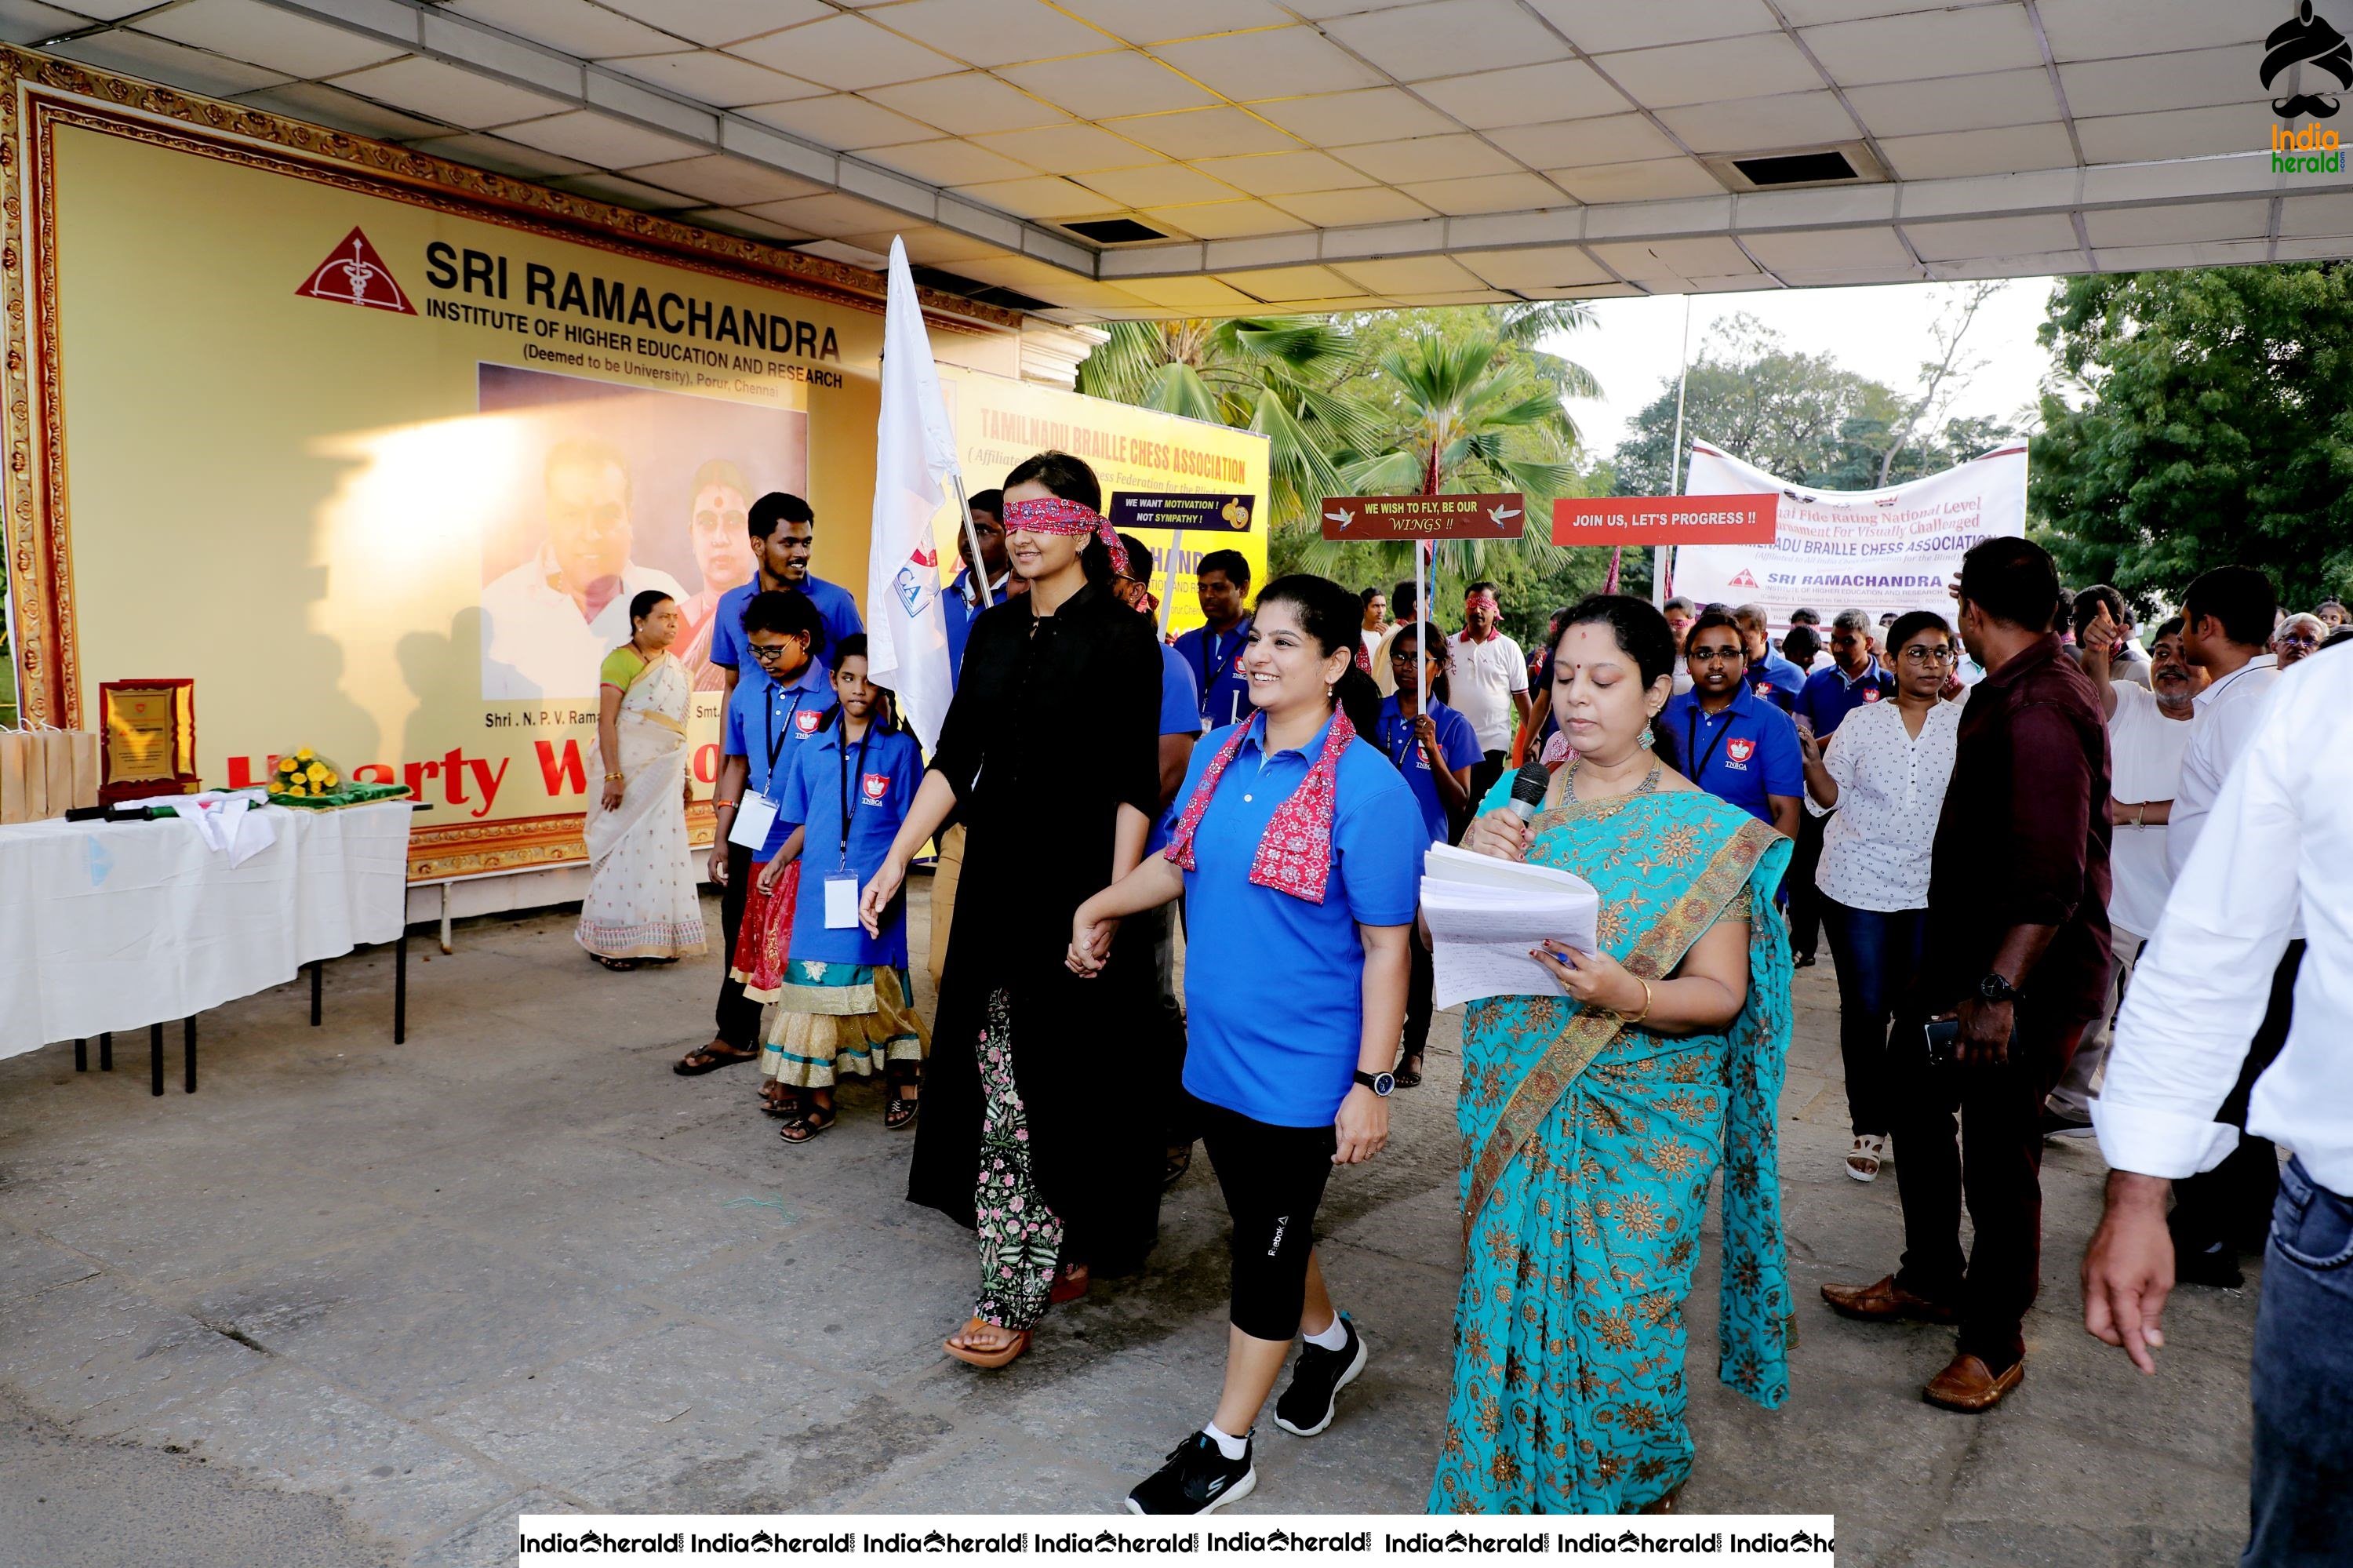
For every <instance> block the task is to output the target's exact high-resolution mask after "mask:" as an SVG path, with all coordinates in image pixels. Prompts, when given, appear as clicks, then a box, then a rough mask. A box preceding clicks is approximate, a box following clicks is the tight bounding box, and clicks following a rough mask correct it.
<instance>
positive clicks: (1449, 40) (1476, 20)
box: [1324, 0, 1569, 81]
mask: <svg viewBox="0 0 2353 1568" xmlns="http://www.w3.org/2000/svg"><path fill="white" fill-rule="evenodd" d="M1324 31H1326V32H1328V33H1330V34H1331V35H1332V36H1333V37H1335V38H1337V39H1339V40H1340V42H1342V43H1344V44H1345V45H1347V46H1348V48H1351V49H1354V50H1355V51H1356V53H1357V54H1359V55H1362V56H1363V57H1364V58H1366V59H1367V60H1370V61H1371V62H1372V63H1373V64H1374V65H1376V66H1378V67H1379V68H1380V69H1383V70H1385V71H1387V72H1388V73H1389V75H1390V76H1392V77H1394V78H1396V79H1398V80H1399V81H1424V80H1427V79H1430V78H1431V77H1440V76H1460V75H1461V74H1462V73H1463V72H1464V71H1472V70H1496V69H1503V68H1504V67H1506V66H1519V65H1532V64H1535V62H1537V61H1539V60H1556V59H1566V58H1567V57H1568V52H1569V51H1568V46H1567V44H1565V43H1563V42H1562V41H1561V38H1560V36H1559V35H1558V34H1556V33H1555V32H1554V31H1553V30H1552V29H1551V28H1550V27H1548V26H1545V25H1544V24H1543V23H1542V22H1540V21H1538V20H1536V19H1535V17H1534V16H1529V15H1528V14H1527V13H1525V12H1524V11H1520V10H1517V9H1515V8H1512V7H1508V6H1499V5H1488V4H1486V3H1485V0H1430V3H1429V4H1426V5H1405V6H1399V7H1397V8H1394V9H1389V10H1380V11H1368V12H1366V13H1364V14H1362V15H1360V16H1342V17H1338V18H1336V19H1335V20H1333V21H1330V22H1326V23H1325V24H1324Z"/></svg>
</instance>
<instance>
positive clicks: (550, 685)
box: [482, 441, 686, 702]
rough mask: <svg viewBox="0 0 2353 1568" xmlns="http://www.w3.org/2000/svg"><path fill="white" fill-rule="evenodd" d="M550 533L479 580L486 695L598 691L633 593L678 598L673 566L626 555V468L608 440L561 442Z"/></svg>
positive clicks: (551, 468)
mask: <svg viewBox="0 0 2353 1568" xmlns="http://www.w3.org/2000/svg"><path fill="white" fill-rule="evenodd" d="M544 476H545V486H546V488H545V495H546V502H545V506H546V514H545V515H546V523H547V535H546V538H545V539H544V540H543V542H542V544H541V545H540V547H539V549H538V550H537V551H536V552H535V553H534V554H533V556H532V557H531V559H529V560H527V561H525V562H523V563H522V565H521V566H519V567H515V568H514V569H513V570H512V571H510V572H508V573H506V574H505V575H504V576H502V577H499V578H498V579H497V580H496V581H495V582H491V583H490V584H488V585H486V586H485V587H484V588H483V589H482V697H483V700H484V701H486V702H496V701H501V700H512V699H517V698H522V699H530V698H536V697H577V698H594V697H595V696H596V668H597V666H598V665H599V664H600V663H602V662H603V661H604V658H605V655H606V654H607V653H610V652H612V651H613V650H614V649H616V648H618V647H619V646H620V645H621V644H622V643H624V642H627V641H628V640H629V600H630V599H634V598H636V597H637V596H638V594H640V593H642V592H644V591H645V590H646V589H648V588H656V589H659V591H661V592H662V593H666V594H668V595H669V596H670V598H672V599H685V597H686V593H685V590H684V589H682V588H680V587H679V586H678V579H677V578H676V577H671V576H670V574H669V573H668V572H665V571H659V570H657V569H655V568H654V567H640V566H638V565H637V564H635V563H634V562H632V561H631V560H630V559H629V547H630V545H631V543H632V541H633V538H634V532H633V529H632V524H631V520H630V514H629V470H628V464H626V463H624V462H623V461H621V454H620V453H619V452H617V451H616V450H613V449H612V448H611V447H608V446H607V445H606V444H605V443H604V442H602V441H558V442H557V443H556V444H555V445H554V446H553V447H551V448H550V449H548V453H547V462H546V467H545V470H544Z"/></svg>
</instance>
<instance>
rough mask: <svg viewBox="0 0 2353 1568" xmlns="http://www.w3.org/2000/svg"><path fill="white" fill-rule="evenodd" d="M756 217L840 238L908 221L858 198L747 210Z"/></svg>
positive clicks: (781, 203)
mask: <svg viewBox="0 0 2353 1568" xmlns="http://www.w3.org/2000/svg"><path fill="white" fill-rule="evenodd" d="M747 210H748V211H750V213H751V214H752V216H753V217H765V218H767V219H769V220H770V221H772V222H776V223H781V224H783V225H785V226H786V228H800V229H806V230H807V231H808V232H809V233H811V234H822V235H824V236H826V237H827V238H839V237H840V236H842V235H845V234H865V233H869V232H871V231H872V230H874V229H878V228H890V227H891V226H892V224H894V223H904V222H905V221H906V219H905V218H904V217H902V216H901V215H900V214H898V213H895V212H893V211H892V210H891V209H890V208H889V207H878V206H877V205H875V204H874V203H872V202H871V201H860V200H859V199H858V198H857V197H856V196H839V195H836V196H803V197H801V198H800V199H799V200H797V201H779V202H764V203H762V204H761V205H760V206H758V207H751V208H748V209H747Z"/></svg>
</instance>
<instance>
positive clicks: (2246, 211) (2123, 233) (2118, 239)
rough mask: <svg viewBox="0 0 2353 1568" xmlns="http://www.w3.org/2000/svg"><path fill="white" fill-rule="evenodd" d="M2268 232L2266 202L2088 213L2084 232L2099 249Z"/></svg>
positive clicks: (2218, 202) (2204, 204) (2238, 236)
mask: <svg viewBox="0 0 2353 1568" xmlns="http://www.w3.org/2000/svg"><path fill="white" fill-rule="evenodd" d="M2270 230H2271V203H2269V202H2268V201H2211V202H2198V203H2194V204H2187V205H2182V206H2178V207H2133V208H2129V209H2123V210H2118V211H2115V212H2087V213H2085V214H2084V232H2085V233H2087V234H2089V235H2090V236H2091V237H2092V244H2093V245H2094V247H2096V248H2099V249H2111V248H2114V247H2117V246H2127V245H2179V244H2189V243H2194V242H2197V241H2201V240H2210V239H2243V238H2246V237H2247V236H2249V235H2251V234H2268V233H2269V232H2270Z"/></svg>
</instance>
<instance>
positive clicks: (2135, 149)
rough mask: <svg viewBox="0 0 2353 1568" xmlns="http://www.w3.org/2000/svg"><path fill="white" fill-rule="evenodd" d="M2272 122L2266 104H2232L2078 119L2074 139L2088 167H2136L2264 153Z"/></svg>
mask: <svg viewBox="0 0 2353 1568" xmlns="http://www.w3.org/2000/svg"><path fill="white" fill-rule="evenodd" d="M2273 124H2274V121H2273V119H2272V117H2271V112H2270V106H2269V105H2268V104H2265V105H2261V106H2254V105H2249V104H2244V103H2232V104H2225V105H2222V106H2221V107H2219V108H2214V109H2175V110H2168V111H2159V112H2157V113H2154V114H2110V115H2104V116H2101V117H2100V118H2098V119H2080V118H2079V119H2078V120H2077V121H2076V122H2075V134H2076V135H2077V136H2079V137H2081V138H2082V139H2083V143H2084V158H2085V159H2086V160H2087V161H2088V162H2091V163H2094V164H2137V163H2143V162H2146V161H2147V160H2149V159H2153V158H2211V157H2212V156H2214V155H2215V154H2221V153H2248V152H2253V151H2255V150H2257V149H2258V148H2267V147H2268V146H2269V144H2270V133H2271V127H2272V125H2273Z"/></svg>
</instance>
